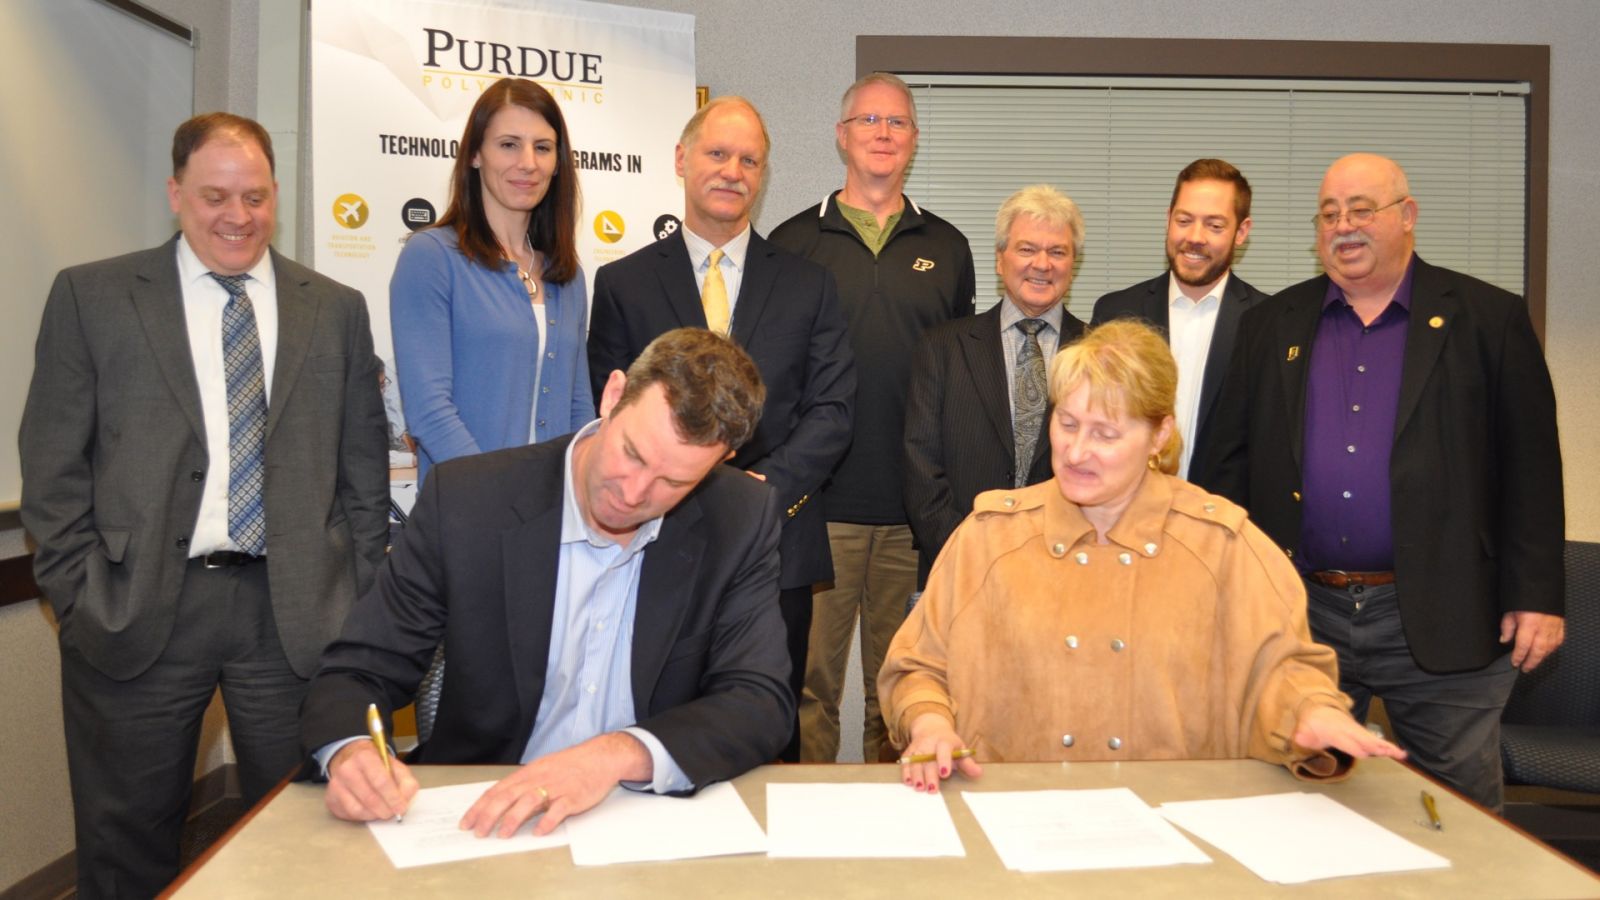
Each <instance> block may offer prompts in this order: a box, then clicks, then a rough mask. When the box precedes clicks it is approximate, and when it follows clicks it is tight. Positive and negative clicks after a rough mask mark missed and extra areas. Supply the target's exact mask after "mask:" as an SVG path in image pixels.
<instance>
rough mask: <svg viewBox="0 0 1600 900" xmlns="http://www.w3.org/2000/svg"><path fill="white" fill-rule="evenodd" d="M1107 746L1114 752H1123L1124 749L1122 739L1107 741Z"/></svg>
mask: <svg viewBox="0 0 1600 900" xmlns="http://www.w3.org/2000/svg"><path fill="white" fill-rule="evenodd" d="M1106 746H1107V747H1110V748H1111V749H1113V750H1121V749H1122V738H1119V737H1114V738H1112V739H1111V740H1109V741H1106Z"/></svg>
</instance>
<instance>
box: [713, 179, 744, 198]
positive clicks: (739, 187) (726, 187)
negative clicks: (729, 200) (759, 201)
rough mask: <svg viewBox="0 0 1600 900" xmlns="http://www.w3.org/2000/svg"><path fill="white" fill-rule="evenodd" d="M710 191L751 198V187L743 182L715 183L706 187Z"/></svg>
mask: <svg viewBox="0 0 1600 900" xmlns="http://www.w3.org/2000/svg"><path fill="white" fill-rule="evenodd" d="M706 190H708V191H733V192H734V193H736V194H740V195H743V196H749V194H750V186H749V185H747V184H745V183H744V182H742V181H713V182H711V184H709V185H707V186H706Z"/></svg>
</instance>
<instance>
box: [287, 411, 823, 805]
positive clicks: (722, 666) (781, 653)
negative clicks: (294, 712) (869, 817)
mask: <svg viewBox="0 0 1600 900" xmlns="http://www.w3.org/2000/svg"><path fill="white" fill-rule="evenodd" d="M571 441H572V436H571V435H568V436H566V437H562V438H557V439H555V440H553V441H547V442H545V443H542V444H533V445H530V446H526V447H516V448H512V449H509V450H500V451H496V452H493V453H486V454H482V455H479V456H467V457H460V458H458V459H454V460H449V461H447V462H444V463H441V464H440V465H438V466H436V467H435V468H434V469H433V470H432V471H431V472H430V473H429V475H428V478H427V480H426V481H424V482H423V487H422V493H421V495H420V496H419V497H418V498H417V505H416V508H415V509H414V510H413V513H412V516H411V519H410V521H409V522H408V523H407V525H406V528H405V531H404V532H402V533H401V537H400V541H399V543H398V544H397V545H396V546H395V548H394V551H393V552H392V553H391V554H390V555H389V560H388V562H387V564H385V565H384V566H383V567H382V568H381V569H380V570H379V572H378V579H377V583H376V584H375V585H374V586H373V589H372V590H371V591H369V592H367V594H365V595H364V596H363V597H362V598H361V600H360V601H359V602H357V604H356V606H355V608H354V609H353V610H352V611H351V613H350V618H349V619H348V620H347V621H346V622H345V627H344V630H343V632H342V633H341V634H340V636H339V639H338V640H337V641H335V642H334V643H333V644H332V645H331V646H330V647H329V648H328V650H327V652H326V653H325V654H323V657H322V669H321V671H319V672H318V674H317V677H316V679H315V680H314V681H312V683H311V688H310V693H309V695H308V696H307V698H306V701H305V704H304V706H303V707H302V711H301V733H302V740H303V742H304V746H305V747H306V749H307V752H308V753H310V752H312V751H314V750H316V749H317V748H319V747H322V746H324V745H326V744H327V743H329V742H331V741H335V740H340V739H343V738H346V737H349V736H351V735H357V734H365V733H366V721H365V718H364V715H365V711H366V708H367V704H368V703H377V704H378V708H379V709H380V710H383V711H385V713H387V712H388V711H391V710H394V709H398V708H399V707H402V706H404V705H406V704H408V703H410V702H411V700H412V697H413V696H414V695H415V693H416V689H417V685H418V684H419V683H420V682H421V680H422V676H423V674H424V673H425V672H426V671H427V668H428V665H429V663H430V662H431V661H432V659H433V653H434V648H435V647H436V646H437V645H438V644H439V642H440V641H441V639H442V640H443V642H444V645H445V659H446V660H448V667H447V669H446V675H445V678H444V682H443V684H444V687H443V691H442V693H441V695H440V698H439V710H438V717H437V718H436V719H435V721H434V728H433V734H432V736H431V737H430V738H429V740H428V742H427V743H425V744H423V745H421V746H420V747H418V748H417V750H416V752H415V753H414V754H413V755H412V757H411V761H412V762H421V763H447V764H491V763H492V764H500V765H505V764H515V763H517V762H518V761H519V760H520V758H521V755H522V752H523V750H524V749H525V748H526V745H527V742H528V736H529V735H530V734H532V733H533V724H534V721H535V719H536V718H537V717H538V715H539V702H540V700H541V699H542V696H543V693H544V678H545V669H546V667H547V665H548V663H549V656H550V631H551V623H552V620H553V617H554V614H555V592H556V577H557V574H558V569H559V560H560V538H561V513H562V502H563V501H562V497H563V495H562V489H563V472H564V461H565V454H566V449H567V445H568V444H569V443H571ZM780 519H781V516H780V514H779V512H778V509H777V505H776V502H775V501H774V499H773V497H772V492H771V491H769V490H766V489H765V488H763V487H761V485H760V484H759V483H757V482H756V481H755V480H754V479H752V478H750V477H748V476H746V475H745V474H743V473H742V472H736V471H734V470H732V469H729V468H726V467H721V466H718V467H716V468H714V469H712V471H711V474H710V475H709V476H707V477H706V479H705V481H703V482H701V484H700V485H699V487H697V488H696V489H695V491H694V492H693V493H691V494H690V495H689V496H688V497H686V498H685V499H684V500H683V502H681V503H679V504H678V505H677V506H676V507H675V508H673V509H672V510H671V511H670V512H668V513H667V514H666V516H665V517H664V518H663V519H662V523H661V531H660V533H659V534H658V535H657V537H656V540H655V542H654V543H652V544H651V545H650V546H649V547H648V548H646V549H645V551H644V563H643V568H642V569H641V571H640V575H639V594H638V603H637V604H636V609H635V613H634V621H633V659H632V662H633V667H632V685H633V697H634V706H635V713H636V715H637V722H638V725H639V726H640V727H642V728H644V729H645V730H647V731H649V732H650V733H652V734H654V735H655V736H656V737H657V738H659V739H660V740H661V743H662V744H663V745H665V747H666V748H667V752H668V753H670V754H672V758H673V760H674V761H675V762H677V764H678V766H679V767H680V768H682V769H683V771H684V773H685V774H686V775H688V776H689V778H690V780H691V781H693V782H694V784H695V786H696V787H699V786H703V785H705V784H708V783H710V782H713V781H721V780H725V779H728V778H732V777H733V776H735V775H738V774H740V773H742V772H745V771H747V770H749V769H751V768H754V767H755V766H758V765H761V764H762V763H765V762H769V761H771V760H772V759H774V758H776V757H777V754H778V750H779V749H780V748H781V747H782V746H783V744H784V741H785V740H786V739H787V738H788V736H789V731H790V728H791V727H792V726H791V722H792V720H793V717H794V700H793V697H792V695H791V694H790V692H789V688H788V686H787V684H788V682H787V678H788V674H789V653H788V649H787V647H786V645H785V644H784V627H783V622H782V620H781V619H780V618H779V616H778V602H777V600H778V593H777V575H778V562H777V556H776V553H775V552H774V551H775V550H776V549H777V543H778V529H779V521H780Z"/></svg>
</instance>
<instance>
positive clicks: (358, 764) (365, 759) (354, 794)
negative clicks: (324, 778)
mask: <svg viewBox="0 0 1600 900" xmlns="http://www.w3.org/2000/svg"><path fill="white" fill-rule="evenodd" d="M389 766H390V768H386V767H385V766H384V762H383V757H382V756H380V755H379V753H378V749H377V747H375V746H374V745H373V743H372V742H371V741H369V740H365V739H363V740H359V741H352V742H350V743H348V744H346V745H344V746H343V747H340V748H339V752H338V753H335V754H334V755H333V758H332V759H330V760H328V790H327V791H326V793H325V794H324V802H325V803H326V804H327V806H328V811H329V812H331V813H333V814H334V815H335V816H337V817H339V818H341V819H348V820H350V821H352V822H370V821H372V820H374V819H393V818H395V817H396V816H399V815H401V814H403V813H404V812H405V811H406V808H407V807H409V806H410V805H411V798H412V797H414V796H416V794H417V789H418V784H417V779H416V778H415V777H413V776H412V774H411V769H410V768H409V767H408V766H407V765H406V764H405V763H403V762H401V761H400V760H398V759H392V760H390V763H389ZM391 768H392V770H393V773H394V774H393V775H392V776H391V775H390V769H391Z"/></svg>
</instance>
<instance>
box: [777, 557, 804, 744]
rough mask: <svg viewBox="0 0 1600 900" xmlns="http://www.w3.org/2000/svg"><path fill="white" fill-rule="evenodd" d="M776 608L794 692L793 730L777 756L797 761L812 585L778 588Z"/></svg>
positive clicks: (791, 689)
mask: <svg viewBox="0 0 1600 900" xmlns="http://www.w3.org/2000/svg"><path fill="white" fill-rule="evenodd" d="M778 612H779V613H781V614H782V615H783V627H784V630H785V631H786V632H787V643H788V645H789V691H790V693H791V694H792V695H793V696H794V710H795V718H794V733H793V734H791V735H789V743H787V744H785V745H784V746H783V752H782V753H780V754H778V759H779V760H781V761H783V762H791V763H795V762H799V761H800V694H801V692H803V691H804V690H805V686H806V645H807V643H808V642H809V639H810V637H811V587H810V585H807V586H806V587H797V588H784V589H783V590H781V591H779V592H778Z"/></svg>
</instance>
